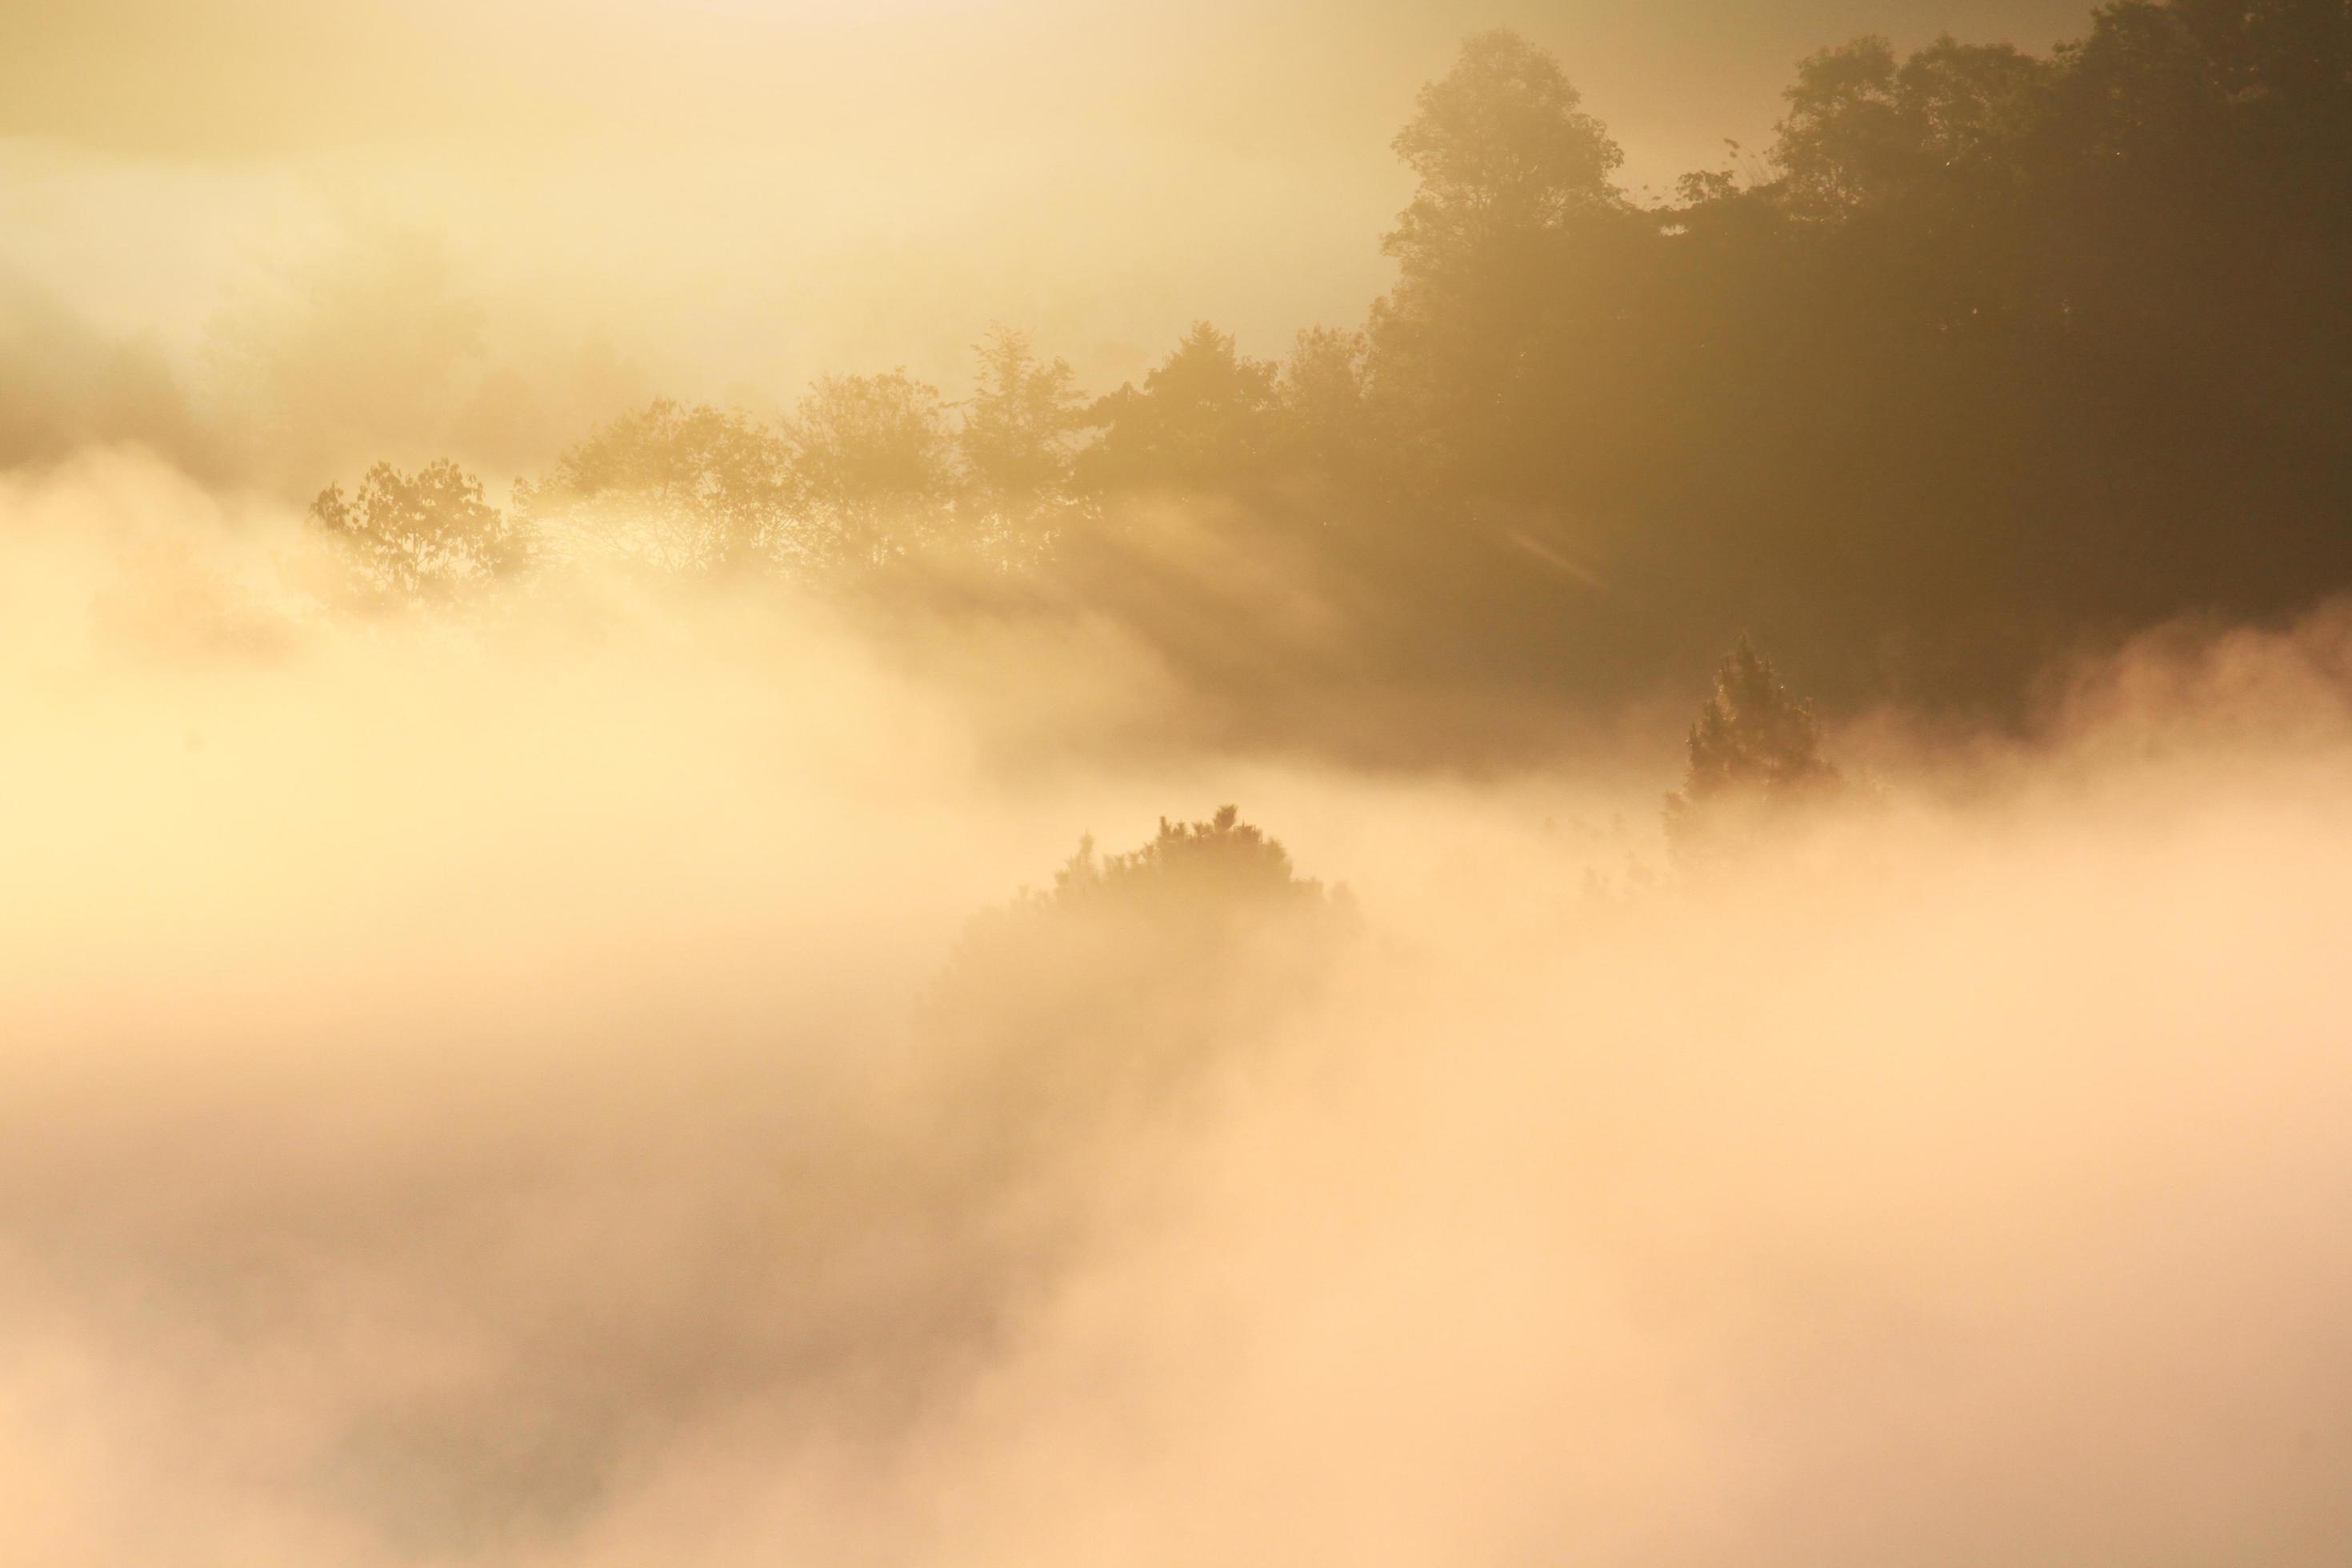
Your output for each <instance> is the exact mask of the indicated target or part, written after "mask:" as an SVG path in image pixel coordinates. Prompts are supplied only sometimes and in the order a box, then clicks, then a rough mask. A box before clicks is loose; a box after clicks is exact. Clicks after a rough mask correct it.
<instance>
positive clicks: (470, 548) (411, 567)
mask: <svg viewBox="0 0 2352 1568" xmlns="http://www.w3.org/2000/svg"><path fill="white" fill-rule="evenodd" d="M310 516H311V517H312V519H314V520H315V521H317V522H318V523H319V524H320V526H321V527H323V528H325V529H326V530H327V531H329V532H331V533H332V534H334V535H335V536H336V537H337V538H338V539H341V540H342V541H344V542H346V543H348V544H350V545H351V546H352V547H353V548H354V549H356V550H357V551H358V552H359V554H360V558H361V559H362V562H363V563H365V566H366V569H367V571H368V572H369V574H371V575H372V576H373V578H374V579H375V580H376V582H377V583H378V584H380V585H382V586H383V588H384V589H385V590H387V591H388V592H390V593H393V594H395V595H399V596H401V597H404V598H408V599H424V598H432V597H439V596H445V595H447V594H449V593H451V592H453V591H455V590H456V589H457V588H459V587H460V586H462V585H464V584H468V583H473V582H478V581H482V580H485V579H488V578H491V577H497V576H502V575H505V574H509V573H511V572H514V571H516V570H518V569H520V567H522V566H523V565H524V564H526V563H528V562H529V560H530V535H529V533H528V531H527V530H525V529H524V528H523V527H522V526H521V525H520V524H519V523H518V522H516V521H514V520H513V519H511V518H509V517H508V516H507V515H506V513H504V512H502V511H500V510H499V509H498V508H496V507H494V506H491V505H490V504H489V503H488V502H487V501H485V500H483V499H482V482H481V481H480V480H479V479H476V478H474V476H473V475H471V474H469V473H467V472H466V471H465V470H464V469H462V468H458V467H457V464H455V463H453V462H450V461H449V460H448V459H446V458H443V459H441V460H439V461H437V462H433V463H428V464H426V465H425V467H424V468H419V469H417V470H416V471H415V473H413V474H404V473H403V472H401V471H400V470H399V469H398V468H394V467H393V466H392V465H391V464H390V463H378V464H376V465H375V467H373V468H370V469H369V470H368V471H367V475H366V477H365V478H364V479H362V480H361V481H360V487H359V491H358V493H357V494H356V495H353V496H352V497H349V498H346V497H345V496H344V494H343V491H342V487H341V486H340V485H330V486H328V487H327V489H324V490H322V491H320V494H319V496H318V498H317V499H316V500H312V501H311V503H310Z"/></svg>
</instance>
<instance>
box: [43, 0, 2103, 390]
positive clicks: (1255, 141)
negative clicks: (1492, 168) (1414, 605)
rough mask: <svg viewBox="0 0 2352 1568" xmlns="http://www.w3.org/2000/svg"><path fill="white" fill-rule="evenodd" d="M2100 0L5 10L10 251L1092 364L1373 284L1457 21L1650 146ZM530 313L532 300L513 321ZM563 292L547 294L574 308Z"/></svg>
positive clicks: (1292, 317) (216, 292)
mask: <svg viewBox="0 0 2352 1568" xmlns="http://www.w3.org/2000/svg"><path fill="white" fill-rule="evenodd" d="M2085 16H2086V8H2085V6H2084V5H2083V4H2082V3H2081V0H1945V3H1941V4H1927V3H1923V0H1800V3H1784V4H1771V5H1757V4H1737V3H1733V0H1672V3H1667V4H1660V3H1657V0H1491V3H1489V4H1486V5H1460V4H1451V3H1448V4H1438V3H1433V0H1344V3H1343V0H1272V3H1268V0H1181V3H1180V0H1121V3H1118V4H1113V3H1110V0H856V3H855V4H852V3H850V0H462V3H461V0H343V3H341V4H336V5H320V4H318V3H316V0H79V3H77V4H73V5H40V6H12V7H9V8H7V12H6V16H5V20H0V273H13V274H14V275H16V278H17V279H20V280H21V279H29V280H30V281H31V282H32V284H33V285H34V286H36V287H38V288H40V289H44V290H46V291H47V292H48V293H50V294H53V295H55V296H57V297H58V298H61V299H63V300H67V301H68V303H69V304H70V305H71V307H72V308H73V309H74V310H77V311H79V312H80V313H81V314H83V315H84V316H86V317H88V318H89V319H91V320H94V321H98V322H99V323H100V324H102V325H103V326H104V327H106V328H107V329H109V330H115V331H123V330H138V329H142V328H152V329H153V330H154V331H156V332H157V333H158V334H159V335H160V336H162V337H163V339H164V340H165V341H166V342H173V343H193V342H196V341H197V340H198V339H199V338H200V337H201V335H202V330H203V328H204V325H205V322H206V321H208V320H210V319H212V318H213V316H214V314H215V312H216V311H217V310H218V309H219V306H220V301H221V300H222V298H223V296H224V295H225V294H235V293H236V292H237V291H238V290H239V289H246V290H248V291H249V290H250V289H252V288H254V287H255V286H256V285H255V283H254V279H256V277H257V276H268V275H270V274H271V272H272V269H273V268H285V267H287V266H290V265H296V264H298V263H299V261H300V260H301V259H302V258H305V257H307V256H310V255H312V254H315V253H318V252H320V251H321V250H332V249H333V248H334V247H337V246H339V245H341V246H347V245H349V244H351V243H352V242H353V240H352V237H359V238H358V240H357V243H361V244H365V243H368V239H367V237H369V236H372V235H375V234H379V233H382V232H385V231H393V230H398V231H408V232H420V233H425V234H428V235H431V236H433V237H436V239H437V240H438V241H439V242H440V243H443V244H445V245H446V247H448V249H449V252H450V254H451V256H452V258H453V263H454V265H455V266H456V267H457V270H458V271H459V272H460V273H461V274H462V275H463V276H464V277H465V278H466V279H467V280H468V283H469V285H470V286H471V287H472V288H473V289H474V290H475V292H476V293H477V294H478V296H479V297H480V298H481V299H482V300H483V302H484V304H485V306H486V308H488V310H490V312H491V313H492V314H493V315H494V316H497V317H499V319H500V320H501V321H518V322H521V321H525V319H526V318H528V317H530V315H531V313H532V312H534V311H535V312H538V313H539V314H540V315H541V316H544V317H546V318H547V319H548V320H549V321H561V322H562V324H563V327H564V329H565V330H571V329H572V328H578V327H587V328H592V329H593V331H596V332H597V333H599V334H601V335H603V336H605V337H608V338H610V339H611V340H612V341H614V342H616V343H618V344H620V345H622V346H623V347H624V348H625V349H626V350H627V351H628V352H629V353H633V354H635V356H636V357H637V358H639V359H640V360H642V361H643V362H644V363H646V365H647V367H648V370H649V373H650V374H654V375H655V376H656V379H658V380H660V381H661V382H662V383H663V384H666V385H667V384H676V385H677V389H678V390H681V391H685V392H688V393H689V394H693V395H721V394H722V393H723V392H724V391H725V390H726V389H727V388H729V387H730V386H734V385H737V384H742V383H759V384H770V383H772V382H775V381H776V380H778V379H779V378H783V379H786V380H789V379H790V378H792V377H795V376H798V375H802V374H807V373H809V372H811V371H813V370H815V369H854V368H863V367H866V366H869V365H874V364H882V363H896V362H905V363H908V364H909V365H910V366H911V367H913V368H916V369H918V370H919V371H922V372H924V373H925V374H933V375H937V376H940V377H943V378H944V377H949V376H952V375H954V374H960V370H961V354H962V353H963V350H964V346H965V345H966V344H968V343H969V342H971V338H972V337H973V335H974V334H975V333H976V332H977V331H980V330H981V329H982V328H984V327H985V325H986V324H987V322H988V321H990V320H992V319H995V318H1003V319H1006V320H1009V321H1014V322H1016V323H1020V324H1025V325H1028V326H1030V327H1033V328H1034V329H1035V330H1036V331H1038V333H1039V335H1040V337H1041V338H1042V339H1044V340H1045V341H1046V342H1047V343H1048V345H1049V346H1051V347H1053V348H1054V349H1055V350H1056V351H1057V352H1062V353H1068V354H1069V355H1070V356H1071V357H1072V358H1073V359H1074V360H1075V361H1076V362H1077V363H1078V364H1079V366H1080V368H1081V370H1082V372H1083V373H1084V374H1086V375H1087V378H1088V379H1089V381H1091V382H1095V383H1101V382H1105V381H1109V382H1116V380H1118V379H1119V378H1121V377H1123V376H1125V375H1128V374H1133V373H1134V372H1135V371H1136V370H1138V369H1139V368H1141V366H1142V365H1143V364H1145V363H1149V361H1150V359H1152V358H1156V357H1157V356H1158V354H1159V353H1161V352H1163V351H1164V348H1165V346H1166V344H1167V343H1168V342H1170V341H1171V339H1172V337H1173V336H1174V334H1175V333H1177V332H1178V331H1181V329H1182V328H1183V326H1184V325H1186V324H1187V323H1189V322H1190V321H1192V320H1193V319H1194V318H1196V317H1201V316H1208V317H1212V318H1214V319H1216V320H1218V321H1221V322H1222V323H1223V324H1225V325H1227V326H1229V327H1231V328H1234V330H1236V331H1239V332H1240V333H1241V335H1242V339H1243V342H1244V347H1246V348H1249V349H1251V350H1252V351H1253V352H1256V353H1278V352H1279V351H1280V350H1281V348H1282V347H1283V345H1284V343H1285V342H1286V340H1287V338H1288V336H1289V334H1290V332H1291V331H1294V330H1295V329H1296V328H1297V327H1299V326H1303V325H1307V324H1310V323H1312V322H1315V321H1338V322H1352V321H1356V320H1359V319H1360V316H1361V313H1362V311H1363V309H1364V307H1365V305H1366V304H1367V303H1368V302H1369V300H1370V299H1371V298H1372V297H1373V296H1374V295H1375V294H1377V293H1378V292H1379V291H1380V289H1381V288H1382V287H1383V285H1384V282H1385V279H1386V268H1385V265H1384V264H1383V263H1382V261H1381V258H1380V256H1379V254H1378V248H1377V240H1378V236H1379V235H1380V233H1381V230H1382V229H1383V227H1384V226H1386V224H1387V222H1388V221H1389V219H1390V217H1391V215H1392V214H1393V213H1394V211H1395V210H1396V208H1397V206H1398V205H1400V204H1401V202H1402V199H1403V195H1404V193H1405V189H1406V186H1405V182H1404V180H1403V177H1402V173H1401V171H1400V170H1399V169H1398V167H1397V165H1396V163H1395V162H1394V160H1393V158H1392V157H1391V154H1390V153H1389V152H1388V147H1387V143H1388V141H1389V139H1390V137H1391V135H1393V134H1394V132H1395V131H1396V129H1397V127H1398V126H1399V125H1400V124H1402V121H1404V120H1405V118H1406V117H1407V116H1408V115H1409V114H1410V113H1411V110H1412V95H1413V92H1414V89H1416V87H1417V86H1418V85H1419V84H1420V83H1422V82H1423V81H1425V80H1427V79H1430V78H1432V77H1433V76H1435V75H1437V74H1439V73H1441V72H1442V71H1443V70H1444V68H1445V66H1446V64H1447V61H1448V59H1449V58H1450V55H1451V53H1452V49H1453V47H1454V42H1455V41H1456V40H1457V39H1458V38H1459V37H1462V36H1463V35H1465V34H1466V33H1468V32H1471V31H1474V30H1475V29H1477V28H1479V27H1482V26H1492V25H1495V24H1497V23H1502V24H1507V25H1511V26H1518V27H1520V28H1522V29H1524V30H1526V31H1527V32H1528V33H1529V34H1530V35H1531V36H1533V37H1536V38H1538V40H1539V41H1541V42H1543V43H1545V44H1546V45H1548V46H1549V47H1553V48H1555V49H1556V50H1558V51H1559V54H1560V56H1561V58H1562V59H1563V60H1564V61H1565V62H1566V64H1567V66H1568V68H1569V71H1570V76H1571V77H1572V79H1574V80H1576V81H1577V82H1578V83H1579V84H1580V87H1581V88H1582V89H1583V90H1584V92H1585V95H1586V98H1587V100H1588V103H1589V105H1590V107H1591V109H1592V110H1594V111H1596V112H1597V113H1599V114H1601V116H1602V117H1603V118H1604V119H1605V120H1606V121H1608V122H1609V123H1610V125H1611V126H1612V129H1613V130H1614V131H1615V132H1616V133H1617V135H1618V136H1619V138H1620V140H1621V141H1622V142H1623V143H1624V144H1625V146H1626V149H1627V153H1628V163H1627V174H1628V176H1629V180H1630V182H1631V183H1632V184H1635V185H1637V186H1638V185H1647V186H1649V187H1651V188H1653V189H1655V190H1664V189H1666V188H1668V187H1670V185H1671V183H1672V181H1673V179H1674V177H1675V175H1676V174H1680V173H1682V172H1684V171H1685V170H1686V169H1688V168H1691V167H1694V166H1697V165H1699V164H1702V163H1706V164H1714V163H1720V162H1721V153H1720V148H1721V142H1722V139H1723V138H1725V137H1727V136H1729V137H1738V138H1740V139H1741V140H1743V141H1744V142H1747V143H1748V144H1749V145H1750V146H1755V145H1758V144H1759V143H1761V142H1765V141H1767V140H1768V139H1769V132H1770V126H1771V123H1772V121H1773V120H1774V118H1775V116H1776V112H1777V105H1778V93H1779V90H1780V87H1781V86H1782V85H1783V83H1784V82H1785V81H1786V79H1787V78H1788V74H1789V68H1790V65H1791V64H1792V63H1793V62H1794V60H1795V59H1797V58H1799V57H1800V56H1801V55H1802V54H1803V53H1805V52H1806V51H1808V50H1809V49H1811V48H1812V47H1818V46H1820V45H1822V44H1824V43H1828V42H1832V41H1835V40H1839V39H1842V38H1843V37H1850V36H1852V35H1853V34H1855V33H1857V32H1862V31H1870V30H1876V31H1885V32H1888V33H1891V34H1893V35H1894V36H1895V37H1896V38H1897V39H1898V41H1912V42H1916V41H1920V40H1924V39H1925V38H1927V37H1932V36H1933V35H1934V34H1935V33H1936V32H1937V31H1939V30H1950V31H1953V32H1956V33H1958V34H1959V35H1961V36H1964V37H1975V38H1986V37H2009V38H2013V39H2015V40H2016V41H2018V42H2020V43H2021V44H2023V45H2025V46H2027V47H2032V48H2035V49H2041V48H2046V47H2048V46H2049V45H2050V44H2051V43H2052V42H2053V41H2054V40H2056V39H2058V38H2060V37H2065V36H2067V35H2069V34H2072V33H2074V32H2076V31H2078V30H2080V27H2081V26H2082V24H2083V22H2084V18H2085ZM517 330H527V328H525V327H518V329H517ZM548 330H550V331H553V330H554V329H553V328H552V327H550V328H549V329H548Z"/></svg>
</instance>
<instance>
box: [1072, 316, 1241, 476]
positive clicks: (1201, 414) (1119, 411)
mask: <svg viewBox="0 0 2352 1568" xmlns="http://www.w3.org/2000/svg"><path fill="white" fill-rule="evenodd" d="M1278 374H1279V373H1278V371H1277V370H1276V367H1275V366H1274V365H1273V364H1272V363H1268V362H1267V361H1265V360H1254V359H1249V358H1246V357H1244V355H1242V354H1241V353H1239V352H1237V351H1236V349H1235V348H1234V340H1233V337H1232V335H1231V334H1230V333H1226V332H1221V331H1218V330H1217V329H1216V328H1215V327H1213V326H1212V325H1210V324H1209V323H1208V322H1206V321H1200V322H1196V323H1195V324H1194V325H1193V328H1192V331H1190V332H1189V333H1187V334H1186V335H1185V337H1184V340H1183V342H1180V343H1178V344H1177V345H1176V351H1175V352H1174V353H1171V354H1170V355H1169V356H1168V358H1167V359H1166V360H1165V361H1163V362H1162V363H1160V365H1159V366H1158V368H1156V369H1154V370H1152V371H1151V372H1150V374H1147V375H1145V376H1144V378H1143V385H1142V387H1141V388H1140V389H1138V388H1136V387H1135V386H1133V385H1132V384H1130V385H1127V386H1123V387H1121V388H1119V389H1118V391H1117V392H1114V393H1112V394H1111V395H1109V396H1108V397H1106V398H1103V399H1101V400H1100V401H1099V402H1097V404H1096V405H1094V407H1093V409H1092V410H1090V411H1089V413H1088V416H1087V417H1088V419H1089V420H1090V421H1091V422H1092V423H1093V424H1094V425H1096V426H1098V427H1099V428H1100V429H1101V431H1102V434H1101V436H1100V437H1099V438H1098V439H1097V441H1096V443H1095V444H1094V445H1093V446H1092V447H1088V448H1087V450H1086V451H1085V452H1084V453H1082V454H1081V455H1080V457H1079V459H1078V464H1077V476H1078V482H1079V484H1080V485H1081V486H1083V487H1084V488H1086V489H1091V490H1094V491H1097V492H1101V491H1108V490H1168V491H1217V490H1231V489H1234V488H1236V487H1238V486H1243V485H1246V484H1248V483H1250V482H1252V481H1254V480H1256V479H1260V478H1262V477H1263V476H1264V475H1265V471H1266V468H1267V467H1268V465H1269V464H1270V463H1271V462H1272V460H1273V458H1274V456H1275V450H1276V438H1277V437H1276V433H1277V429H1278V422H1277V411H1278V408H1279V403H1278V400H1277V397H1276V377H1277V375H1278Z"/></svg>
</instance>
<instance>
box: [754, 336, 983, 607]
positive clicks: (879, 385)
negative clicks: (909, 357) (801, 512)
mask: <svg viewBox="0 0 2352 1568" xmlns="http://www.w3.org/2000/svg"><path fill="white" fill-rule="evenodd" d="M785 438H786V440H787V441H788V442H789V443H790V447H791V451H792V476H793V483H794V490H795V493H796V494H797V496H798V497H799V498H800V500H801V502H802V505H803V508H804V509H805V510H806V515H807V518H808V520H809V521H811V522H812V523H814V525H815V526H816V527H817V528H818V529H820V530H821V531H822V535H823V537H824V541H825V544H824V550H825V552H826V553H827V554H828V555H829V556H830V557H831V558H832V559H833V560H835V561H836V562H838V563H842V564H845V565H848V566H873V565H878V564H881V563H885V562H887V561H889V560H891V559H893V558H895V557H897V556H898V555H900V554H903V553H904V552H907V551H908V549H909V548H910V547H911V546H914V545H916V544H919V543H923V542H928V540H929V538H930V536H931V535H932V533H933V532H934V531H935V530H936V528H937V526H938V525H939V522H940V515H941V511H942V509H943V508H944V506H945V503H946V502H947V501H948V500H949V499H950V496H951V495H952V494H953V490H954V484H955V446H954V440H953V437H951V435H950V432H949V429H948V423H947V405H945V404H944V403H942V402H941V401H940V395H939V391H938V389H937V388H935V387H932V386H929V385H926V384H924V383H922V382H919V381H917V380H915V379H914V378H913V377H911V376H909V375H908V374H907V373H906V372H905V371H903V370H894V371H888V372H885V373H883V374H878V375H828V376H821V377H819V378H818V380H817V381H816V383H815V384H814V385H813V386H812V387H810V389H809V391H808V393H807V395H805V396H803V398H802V399H801V401H800V404H799V405H798V406H797V407H796V408H794V409H793V415H792V417H791V419H790V420H789V421H787V423H786V426H785Z"/></svg>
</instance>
